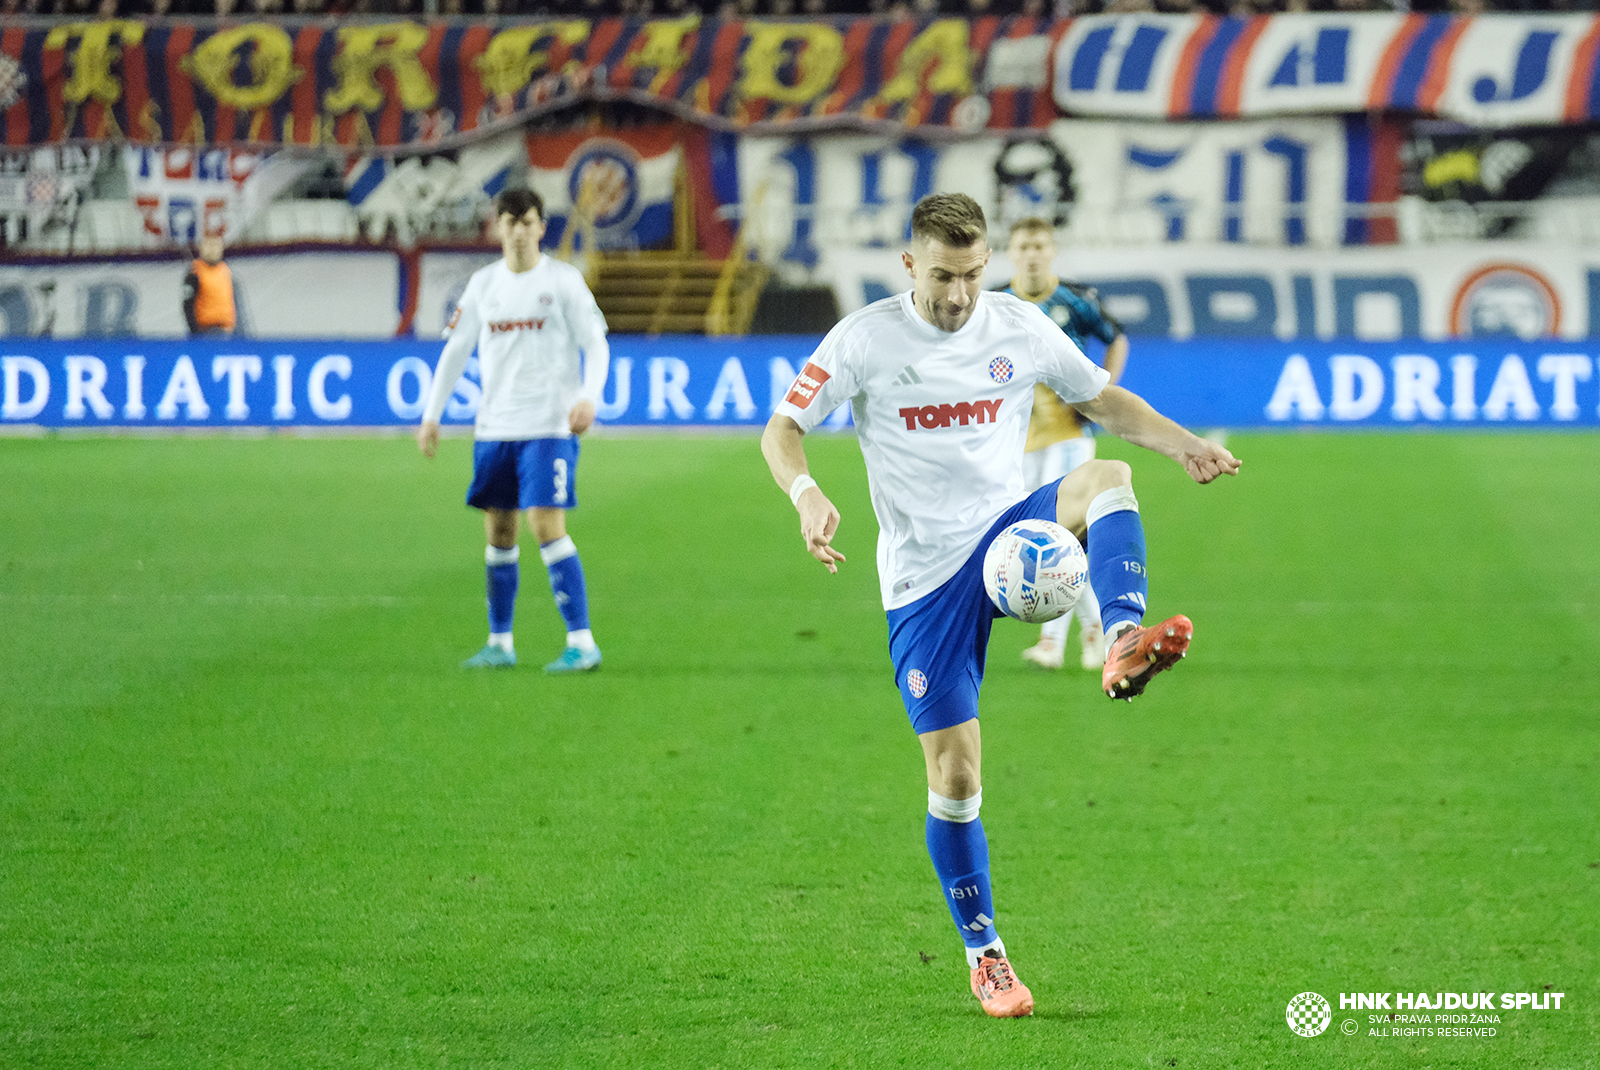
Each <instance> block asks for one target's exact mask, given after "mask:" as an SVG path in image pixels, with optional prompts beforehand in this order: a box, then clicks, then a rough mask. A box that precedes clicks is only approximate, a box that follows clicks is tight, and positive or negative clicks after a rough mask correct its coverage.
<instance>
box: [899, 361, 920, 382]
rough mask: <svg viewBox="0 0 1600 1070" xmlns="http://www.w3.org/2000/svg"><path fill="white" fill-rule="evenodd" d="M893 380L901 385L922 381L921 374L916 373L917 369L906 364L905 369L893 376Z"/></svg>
mask: <svg viewBox="0 0 1600 1070" xmlns="http://www.w3.org/2000/svg"><path fill="white" fill-rule="evenodd" d="M894 381H895V382H896V383H898V384H899V385H901V386H915V385H917V384H918V383H920V382H922V376H920V375H918V374H917V369H915V368H913V367H912V366H911V365H909V364H907V365H906V370H905V371H903V372H901V373H900V374H899V375H897V376H895V380H894Z"/></svg>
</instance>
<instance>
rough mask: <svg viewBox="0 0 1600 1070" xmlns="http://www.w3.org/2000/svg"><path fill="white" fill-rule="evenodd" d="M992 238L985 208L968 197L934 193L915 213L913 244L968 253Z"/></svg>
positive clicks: (923, 200) (913, 211) (925, 198)
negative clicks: (923, 242) (933, 244)
mask: <svg viewBox="0 0 1600 1070" xmlns="http://www.w3.org/2000/svg"><path fill="white" fill-rule="evenodd" d="M988 236H989V224H988V222H987V221H985V220H984V218H983V208H982V207H980V206H979V204H978V202H977V201H975V200H973V199H972V198H971V197H968V196H967V195H966V194H965V193H930V194H928V195H927V196H926V197H924V198H922V200H920V201H918V202H917V206H916V207H915V208H913V209H912V210H911V240H912V241H919V240H930V239H931V240H933V241H937V242H942V243H943V244H945V245H948V246H950V247H951V248H952V249H965V248H966V247H967V246H969V245H972V244H974V243H976V242H980V241H983V240H984V239H985V238H987V237H988Z"/></svg>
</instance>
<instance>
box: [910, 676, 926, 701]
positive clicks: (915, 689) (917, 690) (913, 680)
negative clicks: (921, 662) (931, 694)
mask: <svg viewBox="0 0 1600 1070" xmlns="http://www.w3.org/2000/svg"><path fill="white" fill-rule="evenodd" d="M906 686H907V687H909V688H910V689H911V697H912V698H921V697H922V696H923V695H926V694H927V693H928V678H927V677H926V676H924V675H922V670H921V669H912V670H911V671H910V672H908V673H906Z"/></svg>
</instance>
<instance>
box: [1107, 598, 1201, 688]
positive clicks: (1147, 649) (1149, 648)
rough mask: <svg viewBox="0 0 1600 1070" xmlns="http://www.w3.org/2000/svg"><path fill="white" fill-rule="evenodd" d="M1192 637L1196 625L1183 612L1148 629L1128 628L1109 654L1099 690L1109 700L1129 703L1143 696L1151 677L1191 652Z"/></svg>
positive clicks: (1170, 666) (1112, 645)
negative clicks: (1137, 696) (1190, 642)
mask: <svg viewBox="0 0 1600 1070" xmlns="http://www.w3.org/2000/svg"><path fill="white" fill-rule="evenodd" d="M1193 638H1194V622H1193V621H1191V620H1190V619H1189V618H1188V617H1185V616H1184V615H1183V614H1181V613H1180V614H1178V616H1176V617H1169V618H1167V619H1166V620H1164V621H1162V622H1161V623H1160V624H1153V625H1151V626H1150V627H1148V628H1130V629H1128V630H1127V631H1125V632H1123V633H1122V635H1121V636H1120V637H1119V638H1118V639H1117V641H1116V642H1114V643H1112V644H1111V649H1110V650H1109V651H1108V652H1107V653H1106V667H1105V669H1104V671H1103V672H1101V674H1100V689H1101V690H1102V691H1104V692H1105V693H1106V697H1107V698H1120V699H1124V700H1130V701H1131V700H1132V698H1133V696H1135V695H1142V694H1144V689H1145V685H1147V684H1148V683H1149V682H1150V677H1152V676H1154V675H1155V674H1156V673H1158V672H1164V671H1166V670H1167V669H1170V668H1172V667H1173V666H1174V665H1176V664H1177V663H1178V660H1179V659H1180V658H1182V657H1184V656H1185V655H1187V654H1188V653H1189V640H1191V639H1193Z"/></svg>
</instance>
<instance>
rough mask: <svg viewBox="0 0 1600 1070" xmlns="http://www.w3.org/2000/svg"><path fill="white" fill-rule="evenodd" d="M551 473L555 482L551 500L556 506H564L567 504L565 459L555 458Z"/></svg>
mask: <svg viewBox="0 0 1600 1070" xmlns="http://www.w3.org/2000/svg"><path fill="white" fill-rule="evenodd" d="M551 472H552V474H553V475H554V476H555V480H556V492H555V494H554V495H553V496H552V500H553V501H554V502H555V503H556V504H557V505H565V504H566V503H567V459H566V458H565V457H557V458H556V459H555V464H554V465H553V467H552V470H551Z"/></svg>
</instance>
